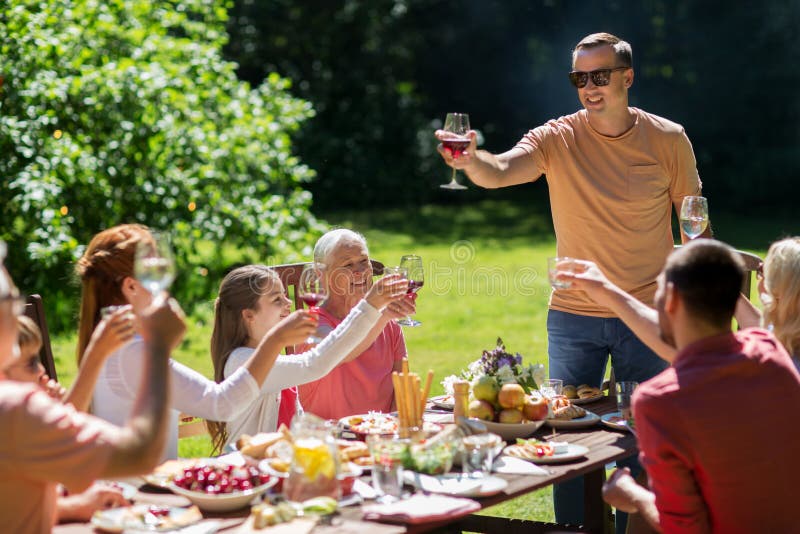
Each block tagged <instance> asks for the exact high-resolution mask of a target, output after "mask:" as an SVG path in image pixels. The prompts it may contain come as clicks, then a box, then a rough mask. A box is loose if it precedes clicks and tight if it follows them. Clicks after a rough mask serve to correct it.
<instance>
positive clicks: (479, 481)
mask: <svg viewBox="0 0 800 534" xmlns="http://www.w3.org/2000/svg"><path fill="white" fill-rule="evenodd" d="M403 482H405V483H406V484H408V485H410V486H414V487H415V488H417V489H420V490H422V491H426V492H429V493H443V494H445V495H456V496H459V497H488V496H489V495H495V494H496V493H500V492H501V491H503V490H504V489H506V487H507V486H508V482H506V481H505V480H504V479H502V478H500V477H496V476H491V475H490V476H487V477H483V476H481V477H474V476H470V475H465V474H463V473H446V474H443V475H424V474H422V473H415V472H414V471H405V472H403Z"/></svg>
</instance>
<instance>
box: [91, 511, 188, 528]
mask: <svg viewBox="0 0 800 534" xmlns="http://www.w3.org/2000/svg"><path fill="white" fill-rule="evenodd" d="M201 519H203V514H201V513H200V510H199V509H198V508H197V506H191V507H189V508H179V507H176V506H156V505H153V504H136V505H134V506H124V507H122V508H110V509H108V510H98V511H96V512H95V513H94V515H92V519H91V524H92V525H93V526H94V527H95V528H97V529H99V530H103V531H105V532H124V531H150V532H166V531H169V530H175V529H178V528H183V527H186V526H189V525H193V524H194V523H197V522H198V521H200V520H201Z"/></svg>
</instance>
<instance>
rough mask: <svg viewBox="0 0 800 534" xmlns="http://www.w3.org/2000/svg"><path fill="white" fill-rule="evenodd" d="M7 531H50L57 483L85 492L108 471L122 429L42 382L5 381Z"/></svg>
mask: <svg viewBox="0 0 800 534" xmlns="http://www.w3.org/2000/svg"><path fill="white" fill-rule="evenodd" d="M0 428H2V429H3V439H1V440H0V518H2V526H0V530H2V531H3V532H14V533H16V534H21V533H28V532H30V533H44V532H50V531H51V530H52V528H53V523H54V521H55V518H56V483H58V482H60V483H62V484H64V486H66V487H67V489H69V490H70V491H71V492H73V493H79V492H81V491H83V490H85V489H86V488H88V487H89V485H90V484H91V483H92V482H93V481H94V480H95V479H96V478H97V477H98V476H99V475H100V473H102V471H103V470H104V469H105V466H106V465H107V463H108V459H109V458H110V456H111V451H112V444H113V441H114V439H115V435H117V434H119V429H118V428H116V427H114V426H112V425H110V424H109V423H106V422H105V421H102V420H100V419H97V418H96V417H92V416H90V415H87V414H84V413H80V412H77V411H76V410H75V409H74V408H73V407H72V405H65V404H62V403H60V402H58V401H55V400H53V399H51V398H50V397H49V396H48V395H47V394H46V393H44V392H43V391H42V390H41V389H40V388H39V387H38V386H37V385H36V384H23V383H17V382H12V381H8V380H2V381H0Z"/></svg>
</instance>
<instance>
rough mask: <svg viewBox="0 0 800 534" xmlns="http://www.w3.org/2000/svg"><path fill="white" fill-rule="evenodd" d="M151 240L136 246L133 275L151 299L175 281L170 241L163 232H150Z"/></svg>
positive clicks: (143, 241)
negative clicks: (151, 296)
mask: <svg viewBox="0 0 800 534" xmlns="http://www.w3.org/2000/svg"><path fill="white" fill-rule="evenodd" d="M150 235H151V236H152V239H149V240H148V239H146V240H142V241H139V243H137V244H136V256H135V258H134V263H133V275H134V276H135V277H136V279H137V280H138V281H139V282H140V283H141V284H142V285H143V286H144V288H145V289H147V291H149V292H150V294H151V295H153V297H156V298H160V296H161V294H162V293H163V292H164V291H166V289H167V288H169V286H170V285H171V284H172V282H173V280H175V258H174V256H173V254H172V242H171V241H172V240H171V239H170V235H169V234H168V233H164V232H151V234H150Z"/></svg>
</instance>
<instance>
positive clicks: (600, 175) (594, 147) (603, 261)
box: [516, 108, 700, 317]
mask: <svg viewBox="0 0 800 534" xmlns="http://www.w3.org/2000/svg"><path fill="white" fill-rule="evenodd" d="M629 109H630V110H631V111H632V112H633V113H634V115H635V117H636V120H635V123H634V125H633V127H632V128H631V129H630V130H628V131H627V132H625V133H624V134H622V135H621V136H619V137H607V136H604V135H601V134H599V133H598V132H597V131H596V130H594V128H592V127H591V125H590V124H589V120H588V113H587V112H586V110H581V111H578V112H577V113H574V114H572V115H569V116H566V117H561V118H559V119H557V120H552V121H549V122H548V123H547V124H544V125H543V126H539V127H538V128H536V129H534V130H531V131H530V132H528V133H527V134H526V135H525V136H524V137H523V138H522V139H521V140H520V141H519V143H517V145H516V147H517V148H521V149H522V150H525V151H526V152H528V153H529V154H530V155H531V157H532V158H533V160H534V162H535V164H536V166H537V168H538V170H539V172H540V174H541V173H544V174H546V175H547V185H548V189H549V191H550V208H551V211H552V214H553V225H554V227H555V232H556V240H557V249H558V252H557V254H558V256H567V257H571V258H578V259H584V260H591V261H594V262H596V263H597V265H598V266H599V267H600V269H601V270H602V271H603V272H604V273H605V274H606V276H608V278H609V279H610V280H611V281H612V282H614V283H615V284H617V285H618V286H619V287H621V288H622V289H623V290H625V291H627V292H628V293H630V294H632V295H633V296H634V297H636V298H637V299H639V300H641V301H642V302H645V303H647V304H652V302H653V297H654V295H655V289H656V282H655V280H656V276H658V273H659V272H660V271H661V268H662V267H663V266H664V262H665V260H666V258H667V255H669V253H670V252H671V251H672V248H673V246H674V237H673V235H672V226H671V221H672V210H673V202H676V201H679V200H681V199H682V198H683V197H684V196H687V195H699V194H700V178H699V176H698V174H697V165H696V162H695V158H694V152H693V151H692V145H691V143H690V142H689V139H688V138H687V137H686V133H685V132H684V130H683V127H682V126H680V125H679V124H675V123H674V122H671V121H668V120H666V119H663V118H661V117H658V116H656V115H652V114H650V113H647V112H645V111H642V110H640V109H637V108H629ZM537 178H538V176H537ZM550 308H552V309H554V310H560V311H565V312H569V313H575V314H579V315H590V316H595V317H613V316H614V314H613V313H611V311H610V310H608V309H607V308H603V307H602V306H598V305H597V304H595V303H594V301H592V300H591V299H590V298H589V297H588V296H587V295H586V293H584V292H583V291H570V290H557V291H554V292H553V294H552V295H551V298H550Z"/></svg>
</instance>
